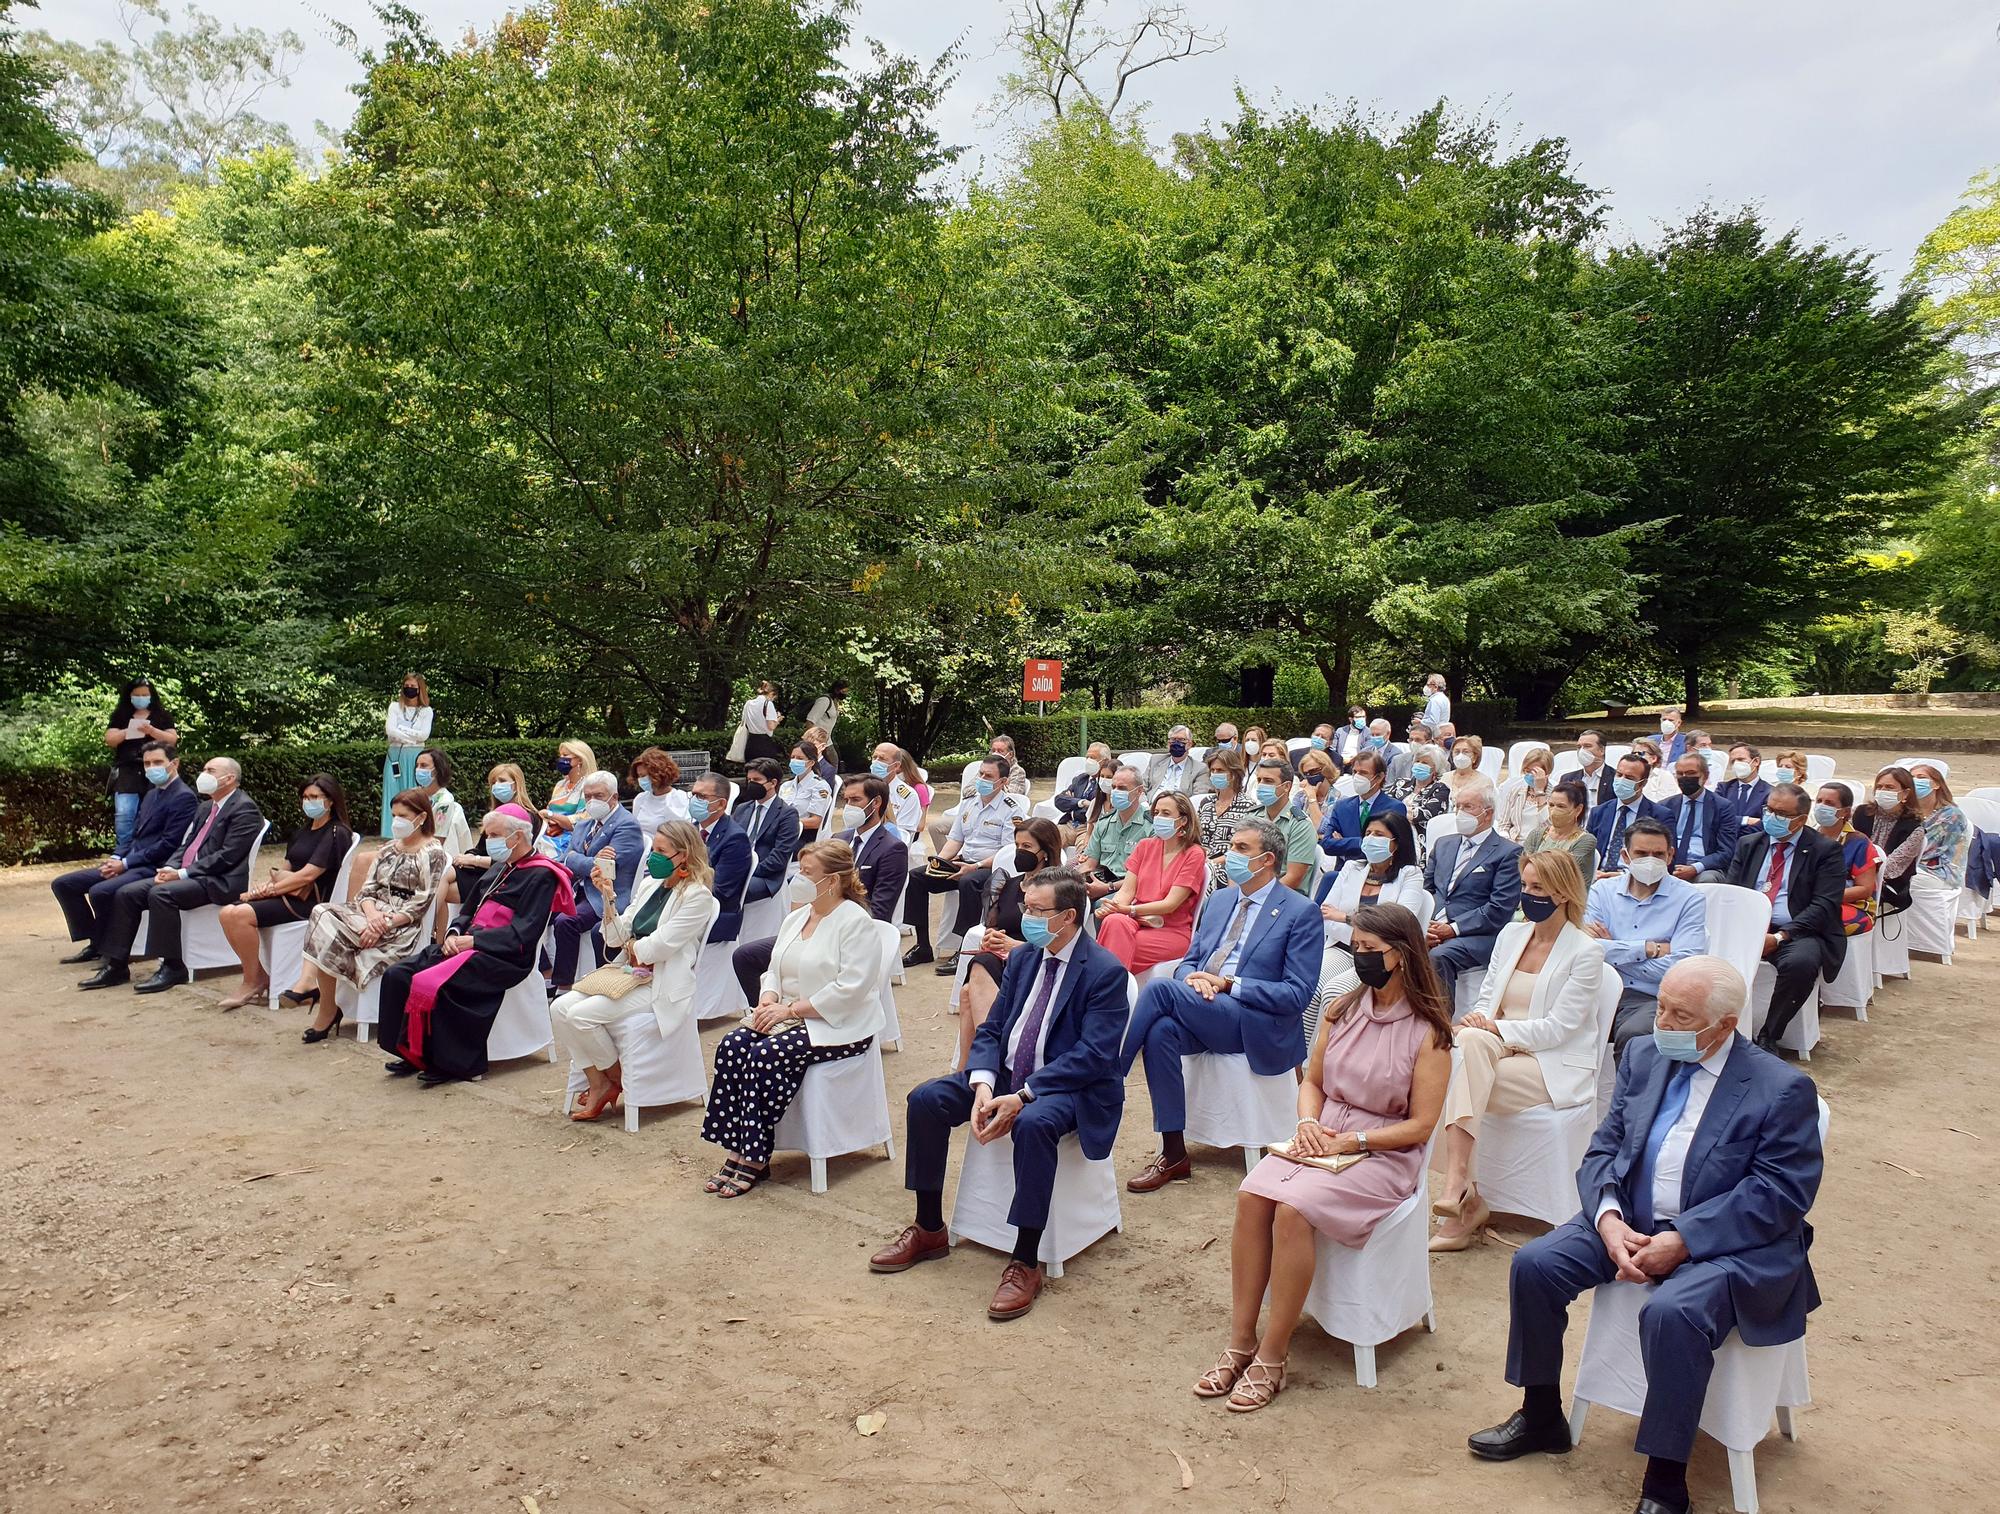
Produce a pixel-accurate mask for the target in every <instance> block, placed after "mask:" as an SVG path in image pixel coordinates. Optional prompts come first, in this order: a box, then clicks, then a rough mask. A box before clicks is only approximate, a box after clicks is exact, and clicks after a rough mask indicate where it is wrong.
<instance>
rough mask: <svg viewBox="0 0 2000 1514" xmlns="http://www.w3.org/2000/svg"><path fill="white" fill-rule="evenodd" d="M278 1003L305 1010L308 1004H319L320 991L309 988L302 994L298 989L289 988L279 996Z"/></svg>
mask: <svg viewBox="0 0 2000 1514" xmlns="http://www.w3.org/2000/svg"><path fill="white" fill-rule="evenodd" d="M278 1002H279V1003H280V1004H289V1005H291V1006H292V1008H294V1009H303V1008H304V1007H305V1006H306V1005H308V1004H312V1005H317V1004H318V1003H319V990H318V989H316V988H308V989H306V990H305V991H304V992H303V993H301V992H300V991H299V990H298V989H296V988H288V989H286V990H285V991H284V992H283V993H281V994H279V995H278Z"/></svg>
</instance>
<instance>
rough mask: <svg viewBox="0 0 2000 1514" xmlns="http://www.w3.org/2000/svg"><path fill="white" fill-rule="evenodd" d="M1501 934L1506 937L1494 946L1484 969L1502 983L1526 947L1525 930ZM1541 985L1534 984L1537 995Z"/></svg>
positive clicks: (1516, 964)
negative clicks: (1491, 956)
mask: <svg viewBox="0 0 2000 1514" xmlns="http://www.w3.org/2000/svg"><path fill="white" fill-rule="evenodd" d="M1503 934H1504V935H1505V937H1506V939H1505V940H1504V941H1502V942H1501V943H1500V944H1499V945H1498V946H1496V947H1495V948H1494V951H1493V960H1492V961H1491V962H1490V963H1488V964H1487V967H1486V971H1487V972H1488V973H1489V974H1491V975H1492V978H1493V981H1494V982H1495V983H1504V982H1505V981H1506V980H1507V977H1508V975H1509V974H1510V973H1512V972H1513V971H1514V969H1515V968H1516V967H1517V966H1519V965H1520V961H1521V953H1522V952H1524V951H1526V950H1527V949H1528V932H1527V931H1519V932H1515V931H1506V932H1504V933H1503ZM1551 955H1553V953H1552V954H1551ZM1550 965H1551V966H1553V965H1554V964H1553V963H1551V964H1550ZM1543 976H1544V977H1546V976H1547V973H1546V972H1544V974H1543ZM1541 987H1542V985H1541V983H1540V982H1539V981H1538V982H1537V983H1536V984H1535V992H1536V995H1537V997H1539V996H1540V994H1541Z"/></svg>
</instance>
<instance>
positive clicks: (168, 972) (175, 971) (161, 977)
mask: <svg viewBox="0 0 2000 1514" xmlns="http://www.w3.org/2000/svg"><path fill="white" fill-rule="evenodd" d="M187 981H188V970H187V969H186V968H185V967H169V966H167V964H166V963H164V962H162V963H161V964H160V967H159V970H158V971H157V972H155V973H154V974H153V976H152V977H150V978H148V979H147V980H146V981H145V982H144V983H134V984H133V985H132V992H133V993H135V994H163V993H165V992H166V991H167V990H168V989H170V988H179V987H180V986H181V985H182V984H183V983H185V982H187Z"/></svg>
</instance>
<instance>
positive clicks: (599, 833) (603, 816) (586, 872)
mask: <svg viewBox="0 0 2000 1514" xmlns="http://www.w3.org/2000/svg"><path fill="white" fill-rule="evenodd" d="M583 801H584V803H583V813H582V814H581V815H579V816H577V817H576V829H575V830H574V831H572V832H571V833H570V838H569V846H568V847H567V848H566V849H565V850H564V852H563V854H562V866H563V867H564V868H566V869H568V871H569V875H570V880H571V883H570V886H571V889H572V891H573V896H574V898H575V900H576V909H575V912H574V913H572V914H567V915H563V914H558V915H557V916H556V917H555V920H554V923H553V924H551V925H550V927H549V934H550V935H551V936H552V937H553V938H554V940H555V947H554V950H553V952H552V953H551V955H552V956H553V957H554V961H555V971H554V972H553V974H552V975H551V976H550V978H549V994H550V996H551V997H553V996H555V995H557V994H562V993H567V992H568V991H569V988H570V985H571V984H572V983H574V982H575V981H576V959H577V952H578V950H579V948H580V947H581V945H582V943H583V939H584V937H586V936H588V937H589V938H590V949H591V951H592V952H593V953H595V954H596V957H597V960H598V961H599V962H602V961H603V960H604V933H603V929H602V927H603V924H604V922H603V921H602V920H600V919H599V918H598V916H597V901H598V897H599V895H598V892H597V890H596V889H595V888H592V887H590V886H589V883H590V875H591V873H592V872H594V871H595V870H596V869H597V867H598V865H599V864H600V863H604V864H605V865H606V866H607V867H608V869H609V871H610V873H611V903H612V907H613V908H614V909H621V910H622V909H623V908H625V906H626V905H627V904H629V903H630V902H631V900H632V884H633V881H634V880H635V879H636V878H637V877H638V876H639V862H640V860H641V859H642V858H643V857H644V856H645V855H646V848H647V846H648V844H649V843H650V842H651V841H652V839H653V838H652V837H650V836H648V835H646V834H644V833H643V832H642V831H640V829H639V822H638V821H637V820H636V819H635V818H633V815H632V812H631V811H630V810H628V809H626V808H625V806H624V805H622V804H620V803H619V802H618V777H617V775H616V774H615V773H609V772H606V771H605V770H604V769H603V768H599V769H598V770H597V771H596V772H594V773H592V774H591V775H590V776H589V777H588V778H586V779H584V780H583ZM607 852H608V853H609V854H610V856H609V857H608V858H607V857H606V856H605V854H606V853H607Z"/></svg>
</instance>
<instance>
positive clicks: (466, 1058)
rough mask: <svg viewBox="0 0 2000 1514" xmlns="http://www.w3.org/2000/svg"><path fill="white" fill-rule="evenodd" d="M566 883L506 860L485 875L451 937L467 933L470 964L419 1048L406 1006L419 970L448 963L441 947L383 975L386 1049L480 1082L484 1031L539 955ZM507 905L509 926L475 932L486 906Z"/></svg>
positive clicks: (441, 993)
mask: <svg viewBox="0 0 2000 1514" xmlns="http://www.w3.org/2000/svg"><path fill="white" fill-rule="evenodd" d="M561 882H562V880H561V879H560V878H558V876H557V874H556V870H555V868H553V867H548V866H524V865H522V864H521V863H508V864H506V865H505V866H501V867H494V868H490V869H488V870H487V876H486V878H484V879H482V880H481V883H482V885H483V886H482V888H481V890H480V891H479V892H477V893H475V894H474V895H473V896H472V897H471V898H469V899H467V900H466V901H465V902H464V903H462V904H460V905H459V907H458V914H457V915H455V916H454V917H453V918H452V922H451V934H452V935H454V936H464V935H470V936H471V937H472V941H473V946H472V950H471V951H469V952H466V953H465V954H464V955H465V957H466V958H467V960H466V962H465V963H464V964H463V965H462V966H461V967H459V969H458V970H457V971H456V972H454V973H453V974H452V975H451V976H450V977H449V978H447V979H446V980H445V982H444V984H443V986H442V987H441V988H439V990H438V993H437V1002H436V1004H435V1005H434V1006H433V1007H432V1009H431V1011H430V1014H429V1015H428V1017H427V1024H426V1025H425V1026H424V1029H423V1032H422V1036H423V1041H422V1045H421V1047H418V1046H417V1045H415V1044H414V1041H413V1038H412V1037H411V1036H410V1035H409V1034H408V1031H409V1026H408V1023H407V1019H408V1017H407V1015H406V1013H405V1006H406V1005H407V1004H408V1002H409V998H410V986H411V983H412V982H413V980H414V979H415V978H416V976H417V974H418V973H421V972H423V971H424V970H425V969H426V968H431V967H435V966H437V965H438V964H439V963H441V962H444V961H446V960H448V959H447V957H446V956H445V953H444V952H443V951H442V950H440V949H439V948H438V947H437V946H435V945H431V946H427V947H425V948H424V949H423V950H422V951H421V952H419V953H417V955H416V956H414V957H412V958H411V959H410V960H409V961H407V962H399V963H397V964H396V965H395V966H394V967H392V968H390V969H389V970H388V972H386V973H384V974H383V975H382V999H381V1015H382V1019H381V1026H380V1031H381V1037H382V1048H383V1050H385V1051H389V1052H393V1053H394V1054H395V1055H397V1056H399V1057H404V1058H406V1059H407V1060H409V1061H412V1062H416V1063H417V1064H418V1065H419V1066H421V1067H424V1068H426V1069H428V1070H429V1071H431V1072H434V1073H436V1074H438V1075H439V1076H440V1077H446V1078H476V1077H479V1076H480V1075H481V1074H482V1073H484V1072H485V1071H486V1034H487V1032H488V1031H490V1030H491V1029H492V1028H493V1020H494V1017H495V1016H496V1015H498V1014H499V1013H500V1001H501V1000H502V999H503V998H505V997H506V995H507V990H508V989H510V988H512V987H513V986H514V985H515V984H517V983H519V982H520V981H521V980H522V979H523V978H525V977H527V976H528V974H529V973H531V972H532V971H534V966H535V953H536V952H537V951H538V950H539V949H540V947H541V944H542V936H543V935H544V934H545V933H546V932H547V930H548V928H549V914H550V911H551V910H552V909H553V908H554V906H555V898H556V893H557V890H558V888H559V886H560V884H561ZM487 903H492V904H504V905H506V906H507V907H508V908H509V909H511V910H512V911H513V912H514V918H513V919H511V920H509V921H508V922H507V923H506V924H505V925H499V926H494V927H492V928H490V929H488V928H481V929H474V928H473V925H472V918H473V916H474V915H476V914H477V913H478V912H479V909H480V906H481V905H483V904H487Z"/></svg>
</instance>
